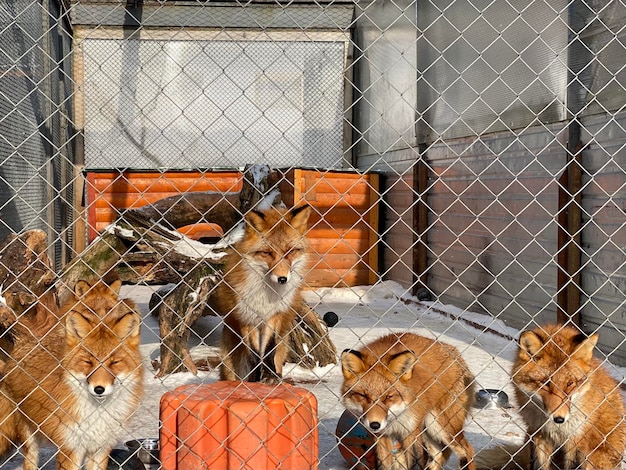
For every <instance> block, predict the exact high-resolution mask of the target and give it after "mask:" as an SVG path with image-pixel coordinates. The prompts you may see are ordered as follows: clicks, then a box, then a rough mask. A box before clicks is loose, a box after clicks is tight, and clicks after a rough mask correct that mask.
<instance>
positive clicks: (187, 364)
mask: <svg viewBox="0 0 626 470" xmlns="http://www.w3.org/2000/svg"><path fill="white" fill-rule="evenodd" d="M216 282H217V277H216V276H215V271H214V269H213V267H212V266H211V265H209V264H198V265H197V266H196V267H195V268H194V269H192V270H191V271H190V272H189V273H188V274H187V275H186V276H185V278H184V280H183V282H182V283H181V284H180V285H179V286H177V287H176V288H174V289H172V290H170V291H169V292H168V293H166V294H165V296H164V297H163V298H162V299H161V300H160V302H158V304H157V306H156V309H155V311H153V313H154V314H156V315H158V317H159V332H160V335H161V360H160V364H159V365H158V372H157V377H163V376H165V375H167V374H172V373H175V372H186V371H189V372H192V373H193V374H196V373H197V372H198V370H197V368H196V366H195V364H194V362H193V360H192V359H191V355H190V353H189V346H188V342H189V335H190V333H191V325H193V323H194V322H195V321H196V320H197V319H198V318H200V317H201V316H202V315H203V314H204V311H205V306H206V302H207V300H208V298H209V295H210V294H211V291H212V290H213V287H214V286H215V283H216ZM151 303H153V302H151Z"/></svg>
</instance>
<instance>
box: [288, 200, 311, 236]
mask: <svg viewBox="0 0 626 470" xmlns="http://www.w3.org/2000/svg"><path fill="white" fill-rule="evenodd" d="M289 213H290V214H291V220H290V221H289V225H291V227H292V228H293V229H295V230H297V231H298V232H300V233H304V232H305V231H306V223H307V222H308V221H309V216H310V215H311V206H309V205H308V204H305V205H304V206H300V207H296V208H294V209H291V211H290V212H289Z"/></svg>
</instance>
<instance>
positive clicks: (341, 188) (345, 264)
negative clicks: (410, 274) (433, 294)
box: [280, 169, 379, 287]
mask: <svg viewBox="0 0 626 470" xmlns="http://www.w3.org/2000/svg"><path fill="white" fill-rule="evenodd" d="M280 189H281V193H282V196H283V200H284V202H285V204H287V206H289V205H298V204H301V203H302V202H304V201H306V202H307V203H308V204H310V205H311V206H312V207H313V209H314V210H313V212H312V215H311V218H310V219H309V232H308V235H307V238H308V239H309V242H310V244H311V247H312V251H313V255H312V257H311V258H312V259H311V263H312V269H311V271H310V272H309V275H308V276H307V277H306V283H307V285H308V286H309V287H322V286H326V287H344V286H355V285H368V284H373V283H375V282H376V281H377V280H378V244H377V241H378V190H379V188H378V175H377V174H376V173H353V172H342V171H318V170H306V169H291V170H287V171H286V172H285V178H283V180H282V182H281V184H280Z"/></svg>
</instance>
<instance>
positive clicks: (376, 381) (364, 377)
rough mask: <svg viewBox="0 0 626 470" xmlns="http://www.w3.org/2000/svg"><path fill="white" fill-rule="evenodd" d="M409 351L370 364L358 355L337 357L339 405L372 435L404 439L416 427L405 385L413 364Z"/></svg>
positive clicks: (413, 358) (347, 352)
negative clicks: (340, 386) (340, 379)
mask: <svg viewBox="0 0 626 470" xmlns="http://www.w3.org/2000/svg"><path fill="white" fill-rule="evenodd" d="M416 360H417V359H416V357H415V355H414V354H413V353H412V352H411V351H404V352H401V353H399V354H394V355H392V356H391V357H389V358H383V359H380V360H377V361H375V362H374V363H370V362H371V361H368V360H367V358H366V357H365V356H364V355H363V354H362V353H361V352H359V351H352V350H346V351H344V352H343V353H342V355H341V370H342V373H343V376H344V383H343V390H342V391H343V404H344V406H345V407H346V408H347V409H348V410H350V411H351V412H352V413H353V414H355V415H356V416H358V417H359V418H360V420H361V422H362V423H363V425H364V426H365V427H366V428H367V429H368V430H370V431H371V432H373V433H375V434H391V433H396V434H399V435H406V434H407V433H409V432H411V431H412V430H413V429H415V427H416V423H414V417H413V416H412V413H411V411H410V409H411V401H412V400H411V399H410V398H405V397H409V396H410V393H408V392H407V390H406V387H407V386H406V381H407V380H409V379H410V378H411V374H412V369H413V365H414V364H415V361H416Z"/></svg>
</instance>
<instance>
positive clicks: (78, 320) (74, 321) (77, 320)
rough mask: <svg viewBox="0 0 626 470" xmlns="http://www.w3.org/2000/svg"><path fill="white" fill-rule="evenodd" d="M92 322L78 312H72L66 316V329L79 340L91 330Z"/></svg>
mask: <svg viewBox="0 0 626 470" xmlns="http://www.w3.org/2000/svg"><path fill="white" fill-rule="evenodd" d="M91 330H92V328H91V323H89V321H87V319H86V318H85V317H83V316H82V315H81V314H80V313H78V312H70V313H68V315H67V317H65V331H66V334H67V335H68V336H71V337H73V338H75V339H76V340H77V341H80V340H81V339H84V338H85V337H86V336H87V335H88V334H89V333H90V332H91Z"/></svg>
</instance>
